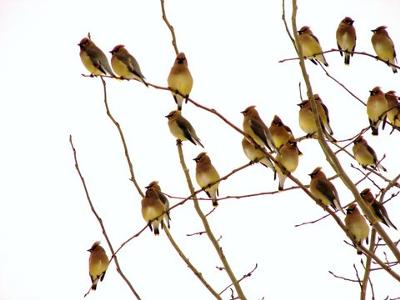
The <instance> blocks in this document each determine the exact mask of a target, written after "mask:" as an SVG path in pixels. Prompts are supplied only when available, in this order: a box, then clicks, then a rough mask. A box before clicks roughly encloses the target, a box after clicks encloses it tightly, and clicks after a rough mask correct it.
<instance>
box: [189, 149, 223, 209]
mask: <svg viewBox="0 0 400 300" xmlns="http://www.w3.org/2000/svg"><path fill="white" fill-rule="evenodd" d="M194 161H195V162H196V181H197V184H198V185H199V186H200V187H201V188H202V189H204V191H205V192H206V193H207V196H208V197H210V198H211V199H212V203H213V206H217V205H218V202H217V196H218V186H219V182H217V183H215V184H213V185H211V186H210V184H212V183H214V182H216V181H217V180H219V179H220V177H219V174H218V172H217V170H216V169H215V168H214V166H213V165H212V163H211V160H210V158H209V157H208V155H207V153H205V152H201V153H200V154H199V155H197V157H196V158H195V159H194Z"/></svg>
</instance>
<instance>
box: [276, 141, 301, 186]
mask: <svg viewBox="0 0 400 300" xmlns="http://www.w3.org/2000/svg"><path fill="white" fill-rule="evenodd" d="M300 155H302V153H301V152H300V150H299V148H297V143H296V141H294V140H289V141H288V142H287V143H286V144H284V145H282V146H281V147H280V148H279V149H278V154H277V155H276V158H275V159H276V161H277V162H279V163H280V164H281V165H283V167H285V169H286V170H283V169H282V168H281V167H280V166H279V164H275V169H276V173H277V174H278V178H279V185H278V189H279V190H280V191H282V190H283V188H284V184H285V180H286V177H287V172H289V173H293V172H294V171H295V170H296V169H297V166H298V164H299V156H300Z"/></svg>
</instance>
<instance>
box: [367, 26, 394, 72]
mask: <svg viewBox="0 0 400 300" xmlns="http://www.w3.org/2000/svg"><path fill="white" fill-rule="evenodd" d="M371 31H372V32H373V33H374V34H373V35H372V37H371V42H372V46H373V47H374V50H375V53H376V55H377V56H378V57H379V58H380V59H382V60H383V61H386V63H388V65H389V63H391V64H396V51H395V50H394V44H393V41H392V39H391V38H390V36H389V34H388V33H387V31H386V26H379V27H377V28H375V29H372V30H371ZM392 70H393V73H397V68H396V67H394V66H392Z"/></svg>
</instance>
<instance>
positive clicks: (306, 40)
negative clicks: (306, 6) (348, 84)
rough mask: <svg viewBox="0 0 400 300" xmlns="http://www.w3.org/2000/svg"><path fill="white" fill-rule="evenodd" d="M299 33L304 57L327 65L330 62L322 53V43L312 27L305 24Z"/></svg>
mask: <svg viewBox="0 0 400 300" xmlns="http://www.w3.org/2000/svg"><path fill="white" fill-rule="evenodd" d="M297 33H298V34H299V45H300V47H301V48H302V49H303V55H304V57H306V58H308V59H309V60H311V61H312V62H313V63H314V64H316V65H317V62H316V61H315V60H317V61H319V62H320V63H322V64H324V65H325V66H326V67H327V66H328V63H327V62H326V59H325V57H324V54H322V48H321V45H320V44H319V41H318V39H317V37H316V36H315V35H314V34H313V33H312V31H311V29H310V27H308V26H303V27H301V28H300V30H299V31H297Z"/></svg>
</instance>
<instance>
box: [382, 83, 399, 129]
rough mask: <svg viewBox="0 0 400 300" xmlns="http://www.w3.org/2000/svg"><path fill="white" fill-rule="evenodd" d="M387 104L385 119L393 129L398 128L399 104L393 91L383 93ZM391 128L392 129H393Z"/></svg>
mask: <svg viewBox="0 0 400 300" xmlns="http://www.w3.org/2000/svg"><path fill="white" fill-rule="evenodd" d="M385 98H386V100H387V102H388V112H387V118H388V120H389V122H390V124H392V126H393V127H394V128H400V102H399V101H398V100H399V97H397V96H396V92H395V91H389V92H387V93H385ZM394 128H393V129H394Z"/></svg>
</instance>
